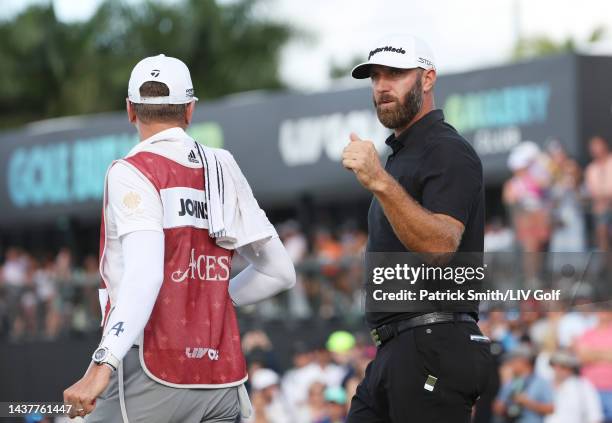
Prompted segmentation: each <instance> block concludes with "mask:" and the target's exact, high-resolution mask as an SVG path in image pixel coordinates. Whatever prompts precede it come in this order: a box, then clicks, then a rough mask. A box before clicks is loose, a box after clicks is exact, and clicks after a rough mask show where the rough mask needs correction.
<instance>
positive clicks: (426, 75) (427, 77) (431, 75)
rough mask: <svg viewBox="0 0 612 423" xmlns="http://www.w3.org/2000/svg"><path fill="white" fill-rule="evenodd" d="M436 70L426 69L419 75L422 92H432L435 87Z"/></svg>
mask: <svg viewBox="0 0 612 423" xmlns="http://www.w3.org/2000/svg"><path fill="white" fill-rule="evenodd" d="M436 79H437V75H436V70H435V69H427V70H425V71H424V72H423V74H422V75H421V84H422V86H423V92H425V93H427V92H429V91H432V90H433V87H434V85H436Z"/></svg>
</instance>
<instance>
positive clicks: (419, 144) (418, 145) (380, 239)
mask: <svg viewBox="0 0 612 423" xmlns="http://www.w3.org/2000/svg"><path fill="white" fill-rule="evenodd" d="M386 143H387V145H389V147H391V149H392V150H393V151H392V153H391V155H390V156H389V157H388V158H387V163H386V164H385V170H386V171H387V172H388V173H389V174H391V175H392V176H393V177H394V178H395V179H396V180H397V181H398V182H399V183H400V184H401V185H402V187H404V189H405V190H406V192H407V193H408V194H410V196H411V197H412V198H413V199H414V200H416V201H417V202H418V203H419V204H420V205H421V206H422V207H423V208H425V209H427V210H429V211H430V212H432V213H441V214H445V215H448V216H451V217H453V218H455V219H457V220H458V221H460V222H461V223H463V225H464V226H465V230H464V233H463V237H462V238H461V243H460V244H459V248H458V250H457V251H458V252H482V251H483V243H484V218H485V210H484V185H483V180H482V164H481V162H480V159H479V157H478V155H477V154H476V152H475V151H474V149H473V148H472V146H471V145H470V144H469V143H468V142H467V141H466V140H465V139H464V138H463V137H462V136H461V135H459V133H458V132H457V130H455V128H453V127H452V126H451V125H449V124H448V123H446V122H444V114H443V113H442V110H433V111H431V112H429V113H428V114H426V115H425V116H423V117H422V118H421V119H419V120H418V121H417V122H415V123H414V124H413V125H412V126H410V127H409V128H408V129H406V130H405V131H404V132H402V133H401V134H400V135H399V136H398V137H395V135H391V136H390V137H389V138H388V139H387V141H386ZM366 251H367V252H407V251H408V250H407V249H406V248H405V247H404V245H403V244H402V243H401V241H400V240H399V239H398V238H397V236H395V233H394V232H393V228H392V227H391V224H390V223H389V221H388V220H387V217H386V216H385V213H384V211H383V208H382V206H381V205H380V203H379V202H378V200H377V199H376V197H375V196H374V197H373V198H372V203H371V205H370V210H369V212H368V244H367V248H366ZM469 308H470V310H471V309H472V308H473V311H474V312H476V313H477V311H478V303H475V304H470V305H469ZM418 314H422V313H408V312H406V313H397V312H393V313H391V312H389V313H383V312H367V311H366V321H367V323H368V325H369V326H370V327H376V326H380V325H381V324H384V323H388V322H391V321H395V320H401V319H405V318H409V317H412V316H415V315H418Z"/></svg>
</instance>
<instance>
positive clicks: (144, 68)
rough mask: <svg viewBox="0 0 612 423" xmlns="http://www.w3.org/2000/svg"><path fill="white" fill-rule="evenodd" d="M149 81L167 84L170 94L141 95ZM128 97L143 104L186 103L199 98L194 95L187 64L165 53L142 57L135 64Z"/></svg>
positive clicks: (133, 101)
mask: <svg viewBox="0 0 612 423" xmlns="http://www.w3.org/2000/svg"><path fill="white" fill-rule="evenodd" d="M149 81H155V82H161V83H163V84H165V85H166V86H167V87H168V90H169V92H170V95H168V96H161V97H141V96H140V87H141V86H142V84H144V83H145V82H149ZM128 99H129V100H130V101H131V102H132V103H141V104H185V103H191V102H192V101H197V100H198V98H197V97H194V93H193V84H192V83H191V74H190V73H189V69H188V68H187V65H185V63H183V62H182V61H180V60H179V59H176V58H174V57H167V56H166V55H163V54H160V55H158V56H152V57H147V58H145V59H142V60H141V61H140V62H138V64H136V66H134V69H133V70H132V74H131V75H130V82H129V84H128Z"/></svg>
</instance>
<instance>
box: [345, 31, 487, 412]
mask: <svg viewBox="0 0 612 423" xmlns="http://www.w3.org/2000/svg"><path fill="white" fill-rule="evenodd" d="M352 75H353V77H354V78H357V79H365V78H369V79H370V80H371V83H372V94H373V101H374V106H375V107H376V113H377V115H378V119H379V120H380V122H381V123H382V124H383V125H384V126H386V127H387V128H389V129H392V130H393V134H392V135H391V136H390V137H389V138H388V139H387V140H386V143H387V145H388V146H389V147H390V148H391V154H390V155H389V157H388V158H387V162H386V164H385V165H384V167H383V166H382V165H381V162H380V159H379V155H378V152H377V151H376V149H375V148H374V144H373V143H372V142H370V141H367V140H362V139H360V138H359V136H358V134H351V135H350V142H349V144H348V145H347V147H346V148H345V149H344V152H343V155H342V164H343V165H344V167H346V168H347V169H350V170H352V171H353V172H354V173H355V176H356V178H357V180H358V181H359V182H360V183H361V185H363V187H365V188H366V189H368V190H369V191H371V192H372V194H373V198H372V203H371V205H370V209H369V213H368V231H369V237H368V244H367V252H368V253H370V252H395V253H397V252H412V253H431V254H429V256H431V255H434V256H435V255H438V254H441V255H445V256H448V253H461V252H482V250H483V232H484V194H483V180H482V166H481V163H480V160H479V158H478V156H477V155H476V153H475V152H474V150H473V149H472V147H471V146H470V144H469V143H468V142H466V140H465V139H463V137H462V136H461V135H459V134H458V133H457V131H456V130H455V129H454V128H453V127H452V126H450V125H449V124H447V123H446V122H445V121H444V114H443V113H442V111H441V110H437V109H435V106H434V87H435V84H436V66H435V59H434V57H433V55H432V53H431V51H430V49H429V48H428V46H427V45H426V44H425V43H424V42H423V41H422V40H420V39H418V38H415V37H412V36H409V35H401V34H400V35H392V36H388V37H385V38H383V39H382V40H380V41H378V42H377V43H376V44H375V45H373V46H372V48H371V50H370V52H369V56H368V61H367V62H365V63H362V64H360V65H358V66H357V67H355V68H354V69H353V71H352ZM425 283H426V282H425ZM433 306H434V308H436V309H438V310H440V311H436V312H429V313H426V312H409V311H406V312H368V311H367V310H366V321H367V323H368V325H369V326H370V329H371V332H372V335H373V337H374V340H375V341H376V343H377V345H378V352H377V355H376V358H375V359H374V360H373V361H372V362H371V363H370V365H369V366H368V368H367V371H366V375H365V378H364V380H363V381H362V382H361V384H360V385H359V387H358V388H357V393H356V394H355V396H354V397H353V399H352V402H351V408H350V412H349V416H348V420H347V421H348V422H349V423H360V422H364V423H365V422H368V423H376V422H393V423H405V422H427V423H433V422H439V423H449V422H453V423H460V422H461V423H463V422H466V423H467V422H469V421H470V414H471V409H472V405H473V404H474V402H475V401H476V399H477V398H478V396H479V394H480V392H482V391H483V389H484V385H485V384H486V382H487V380H488V372H489V369H490V362H491V358H490V351H489V340H488V338H486V337H484V336H482V333H481V332H480V331H479V329H478V326H477V325H476V321H477V319H478V303H477V302H468V301H466V302H465V303H463V304H453V306H454V309H460V310H462V312H451V311H445V310H444V308H443V307H441V306H440V304H435V302H434V304H433Z"/></svg>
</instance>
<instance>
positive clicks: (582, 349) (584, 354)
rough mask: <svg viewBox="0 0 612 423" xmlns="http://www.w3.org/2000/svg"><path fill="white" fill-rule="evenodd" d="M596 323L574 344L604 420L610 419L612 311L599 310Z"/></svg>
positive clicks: (611, 402)
mask: <svg viewBox="0 0 612 423" xmlns="http://www.w3.org/2000/svg"><path fill="white" fill-rule="evenodd" d="M597 318H598V322H597V325H596V326H595V327H594V328H592V329H589V330H587V331H586V332H585V333H584V334H583V335H582V336H581V337H580V338H578V339H577V341H576V344H575V349H576V353H577V354H578V357H579V358H580V361H581V362H582V375H583V376H584V377H585V378H586V379H587V380H589V381H590V382H591V383H592V384H593V386H595V388H596V389H597V391H598V393H599V396H600V398H601V403H602V405H603V411H604V416H605V419H606V420H605V421H606V422H610V421H612V311H599V312H598V313H597Z"/></svg>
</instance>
